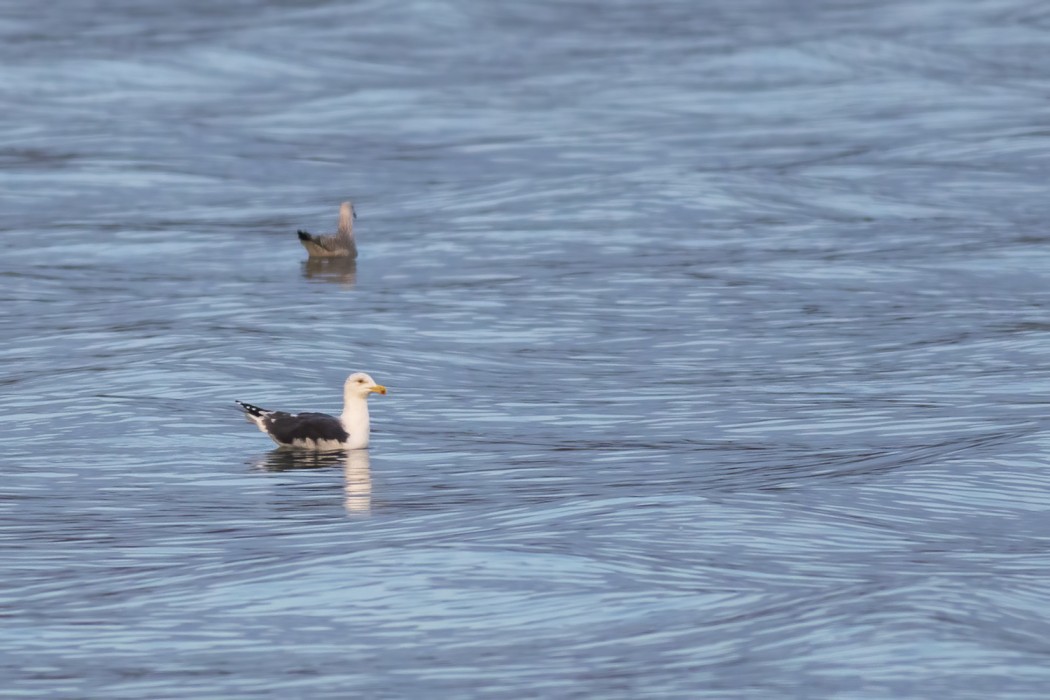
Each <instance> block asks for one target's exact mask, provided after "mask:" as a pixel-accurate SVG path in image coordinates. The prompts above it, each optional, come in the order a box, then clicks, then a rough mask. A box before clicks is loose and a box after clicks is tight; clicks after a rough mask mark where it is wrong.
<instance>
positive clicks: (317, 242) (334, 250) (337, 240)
mask: <svg viewBox="0 0 1050 700" xmlns="http://www.w3.org/2000/svg"><path fill="white" fill-rule="evenodd" d="M356 218H357V212H356V211H354V205H353V204H352V203H351V202H343V203H342V205H340V207H339V230H338V231H337V232H336V233H334V234H332V235H328V236H315V235H313V234H312V233H308V232H306V231H302V230H300V231H299V232H298V233H299V242H300V243H302V244H303V247H304V248H306V252H307V253H309V254H310V257H311V258H349V259H351V260H352V259H354V258H356V257H357V243H356V242H355V241H354V219H356Z"/></svg>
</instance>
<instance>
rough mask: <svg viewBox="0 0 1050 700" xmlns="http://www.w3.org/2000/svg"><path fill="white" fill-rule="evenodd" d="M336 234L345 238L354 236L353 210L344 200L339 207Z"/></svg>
mask: <svg viewBox="0 0 1050 700" xmlns="http://www.w3.org/2000/svg"><path fill="white" fill-rule="evenodd" d="M337 235H338V236H339V237H340V238H343V239H347V240H349V239H352V238H353V237H354V212H353V210H352V209H351V208H350V205H349V204H346V203H345V202H344V203H343V205H342V206H340V207H339V233H338V234H337Z"/></svg>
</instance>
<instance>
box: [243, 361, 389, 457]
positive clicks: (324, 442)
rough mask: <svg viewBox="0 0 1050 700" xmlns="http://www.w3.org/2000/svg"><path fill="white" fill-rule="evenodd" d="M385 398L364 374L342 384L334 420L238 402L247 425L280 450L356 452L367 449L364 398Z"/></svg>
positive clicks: (383, 389) (331, 417) (353, 375)
mask: <svg viewBox="0 0 1050 700" xmlns="http://www.w3.org/2000/svg"><path fill="white" fill-rule="evenodd" d="M373 393H375V394H385V393H386V387H385V386H381V385H379V384H376V382H375V380H374V379H372V378H371V377H369V376H368V375H367V374H365V373H364V372H357V373H355V374H351V375H350V376H349V377H347V378H346V382H345V383H344V384H343V412H342V414H341V415H340V416H339V417H338V418H336V417H335V416H330V415H328V414H327V413H285V412H284V411H271V410H269V409H266V408H260V407H259V406H254V405H252V404H250V403H245V402H243V401H238V402H237V403H238V404H240V406H241V408H242V409H243V410H244V417H245V418H246V419H247V420H248V422H249V423H255V425H256V426H258V428H259V430H261V431H262V432H264V433H266V434H267V435H269V436H270V438H271V439H272V440H273V441H274V442H276V443H277V444H278V446H280V447H294V448H299V449H303V450H318V451H324V450H338V449H347V450H356V449H360V448H362V447H368V434H369V419H368V396H369V395H370V394H373Z"/></svg>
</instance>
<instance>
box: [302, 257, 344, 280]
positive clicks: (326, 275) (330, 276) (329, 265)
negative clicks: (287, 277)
mask: <svg viewBox="0 0 1050 700" xmlns="http://www.w3.org/2000/svg"><path fill="white" fill-rule="evenodd" d="M303 277H305V278H306V279H308V280H320V281H322V282H335V283H336V284H342V285H345V286H347V287H353V286H354V285H355V284H357V261H356V260H353V259H351V258H307V259H306V260H304V261H303Z"/></svg>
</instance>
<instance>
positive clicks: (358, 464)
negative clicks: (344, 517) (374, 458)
mask: <svg viewBox="0 0 1050 700" xmlns="http://www.w3.org/2000/svg"><path fill="white" fill-rule="evenodd" d="M343 477H344V478H345V479H346V484H345V485H344V487H343V488H344V489H345V493H346V499H345V500H344V505H345V506H346V512H347V513H355V514H356V513H362V514H365V513H368V512H369V511H370V510H372V472H371V469H370V468H369V461H368V450H347V451H346V464H345V465H344V466H343Z"/></svg>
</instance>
